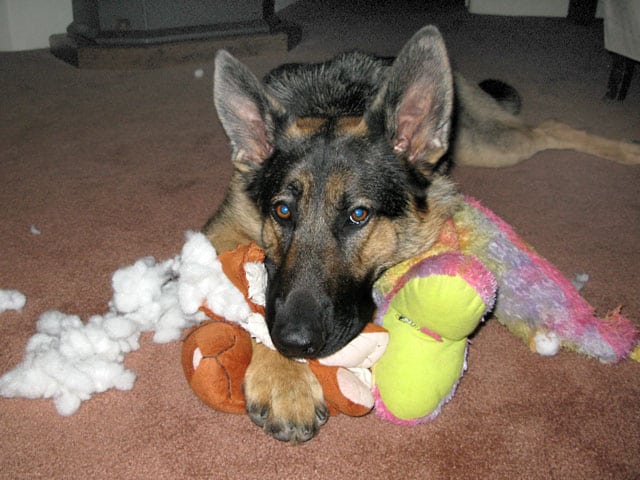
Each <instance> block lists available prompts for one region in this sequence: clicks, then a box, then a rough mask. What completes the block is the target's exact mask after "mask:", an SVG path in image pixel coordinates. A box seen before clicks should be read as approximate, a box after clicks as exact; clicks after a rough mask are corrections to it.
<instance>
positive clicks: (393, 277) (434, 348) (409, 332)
mask: <svg viewBox="0 0 640 480" xmlns="http://www.w3.org/2000/svg"><path fill="white" fill-rule="evenodd" d="M405 267H406V265H402V264H401V265H398V266H396V267H395V268H392V269H391V270H390V271H388V272H386V273H385V274H384V276H383V277H382V278H381V279H380V280H379V281H378V282H377V283H376V286H375V288H374V298H375V300H376V304H377V306H378V311H377V313H376V322H379V323H380V324H381V325H382V326H384V327H385V328H386V329H387V330H388V331H389V335H390V341H389V345H388V347H387V351H386V352H385V354H384V355H383V356H382V358H381V359H380V360H379V361H378V362H377V363H376V364H375V365H374V366H373V376H374V385H375V388H374V395H375V397H376V404H375V411H376V413H377V414H378V416H380V417H381V418H383V419H385V420H389V421H392V422H395V423H400V424H408V425H412V424H415V423H420V422H426V421H429V420H432V419H433V418H435V417H436V416H437V415H438V414H439V412H440V409H441V407H442V405H444V404H445V403H446V402H448V401H449V400H450V399H451V397H453V394H454V393H455V390H456V386H457V384H458V381H459V379H460V377H461V376H462V374H463V373H464V371H465V370H466V366H467V365H466V363H467V362H466V358H467V344H468V342H467V337H468V336H469V335H470V334H471V333H472V332H473V331H474V330H475V329H476V327H477V326H478V324H479V323H480V321H481V320H482V319H483V317H484V315H485V314H486V313H487V312H488V311H489V310H491V308H492V307H493V304H494V300H495V292H496V282H495V279H494V277H493V275H492V274H491V273H490V272H489V270H487V268H486V267H484V265H482V263H480V262H479V261H478V260H477V259H476V258H475V257H473V256H471V255H464V254H462V253H459V252H446V253H441V254H437V255H434V256H432V257H427V258H425V259H423V260H421V261H419V262H418V263H416V264H414V265H413V266H411V267H410V268H409V269H408V270H405Z"/></svg>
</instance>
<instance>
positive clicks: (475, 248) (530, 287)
mask: <svg viewBox="0 0 640 480" xmlns="http://www.w3.org/2000/svg"><path fill="white" fill-rule="evenodd" d="M446 251H461V252H462V253H465V254H469V255H474V256H475V257H476V258H478V259H479V260H480V261H481V262H482V263H483V264H484V265H485V266H486V267H487V268H488V269H489V270H490V271H491V273H493V275H494V276H495V278H496V281H497V283H498V295H497V301H496V305H495V308H494V310H493V315H494V316H495V317H496V318H497V320H498V321H499V322H500V323H502V324H503V325H505V326H506V327H507V328H508V329H509V330H510V331H511V332H512V333H513V334H515V335H516V336H518V337H520V338H522V339H523V340H524V341H525V342H531V341H532V339H533V338H534V336H535V335H536V334H537V333H540V332H544V333H547V332H550V333H553V334H555V335H556V336H557V337H558V338H559V340H560V344H561V346H562V347H564V348H567V349H570V350H573V351H576V352H579V353H581V354H585V355H588V356H591V357H595V358H597V359H599V360H600V361H602V362H605V363H615V362H617V361H619V360H622V359H623V358H625V357H627V356H628V355H629V354H630V353H631V351H632V350H633V349H634V347H635V346H636V344H637V342H638V329H637V327H636V326H635V325H634V324H633V323H632V322H631V321H630V320H628V319H627V318H625V317H624V316H622V315H621V313H620V309H619V308H618V309H615V310H613V311H611V312H609V313H608V314H607V315H606V316H605V317H604V318H597V317H596V316H595V315H594V311H593V308H592V307H591V306H590V305H589V304H588V303H587V302H586V300H584V299H583V298H582V297H581V296H580V294H579V292H578V291H577V290H576V288H575V287H574V286H573V285H572V284H571V282H570V281H569V280H568V279H567V278H566V277H565V276H564V275H563V274H562V273H561V272H560V271H559V270H558V269H557V268H556V267H554V266H553V265H552V264H551V263H549V262H548V261H547V260H545V259H544V258H543V257H541V256H540V255H539V254H537V253H536V252H535V250H534V249H533V248H532V247H531V246H530V245H529V244H528V243H526V242H525V241H524V240H522V239H521V238H520V237H519V236H518V235H517V234H516V233H515V232H514V230H513V228H511V226H509V225H508V224H507V223H506V222H504V220H502V219H501V218H499V217H498V216H497V215H496V214H495V213H493V212H492V211H490V210H489V209H487V208H485V207H484V206H482V205H481V204H480V202H479V201H477V200H475V199H473V198H470V197H466V198H465V202H463V204H462V207H461V208H460V210H459V211H458V212H457V213H456V214H455V215H454V216H453V218H452V220H451V221H450V222H449V223H448V224H447V225H446V227H445V228H444V229H443V231H442V234H441V236H440V239H439V241H438V242H437V243H436V245H434V247H433V248H431V249H430V250H429V251H427V252H425V253H424V254H423V255H420V256H418V257H415V258H412V259H410V260H407V261H406V262H403V263H402V264H399V265H397V266H395V267H393V268H391V269H390V270H389V271H388V272H386V273H385V275H384V276H383V277H382V278H381V279H380V280H379V281H378V282H377V284H376V290H377V295H381V296H387V295H389V294H390V293H391V292H392V290H393V287H394V285H395V283H396V282H397V281H398V279H399V278H400V277H401V276H402V274H403V273H404V272H406V271H407V270H408V269H409V268H411V266H413V265H415V264H416V263H417V262H419V261H420V260H422V259H424V258H426V257H429V256H432V255H436V254H439V253H443V252H446Z"/></svg>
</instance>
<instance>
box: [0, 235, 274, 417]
mask: <svg viewBox="0 0 640 480" xmlns="http://www.w3.org/2000/svg"><path fill="white" fill-rule="evenodd" d="M256 265H259V267H261V268H262V270H264V266H263V265H262V264H256ZM259 267H255V266H252V267H251V272H252V274H251V276H252V277H256V278H259V279H261V281H264V278H265V277H266V273H264V272H261V271H260V268H259ZM112 287H113V298H112V300H111V301H110V302H109V311H108V312H107V313H106V314H104V315H94V316H91V317H90V318H89V319H88V321H87V322H83V321H82V320H81V319H80V318H79V317H78V316H75V315H68V314H65V313H62V312H58V311H49V312H45V313H44V314H42V315H41V316H40V318H39V319H38V321H37V322H36V333H35V334H34V335H33V336H32V337H31V339H30V340H29V341H28V342H27V345H26V347H25V352H24V359H23V361H22V362H21V363H20V364H19V365H18V366H16V367H15V368H14V369H13V370H11V371H9V372H7V373H5V374H4V375H3V376H2V377H0V395H1V396H3V397H25V398H53V400H54V403H55V406H56V409H57V411H58V413H60V415H71V414H73V413H75V412H76V411H77V410H78V408H79V407H80V404H81V403H82V401H84V400H88V399H89V398H91V396H92V395H93V394H94V393H99V392H104V391H105V390H108V389H111V388H116V389H119V390H130V389H131V388H133V384H134V381H135V378H136V375H135V373H134V372H132V371H131V370H128V369H126V368H125V367H124V363H123V362H124V357H125V355H126V354H127V353H129V352H131V351H133V350H137V349H138V348H139V347H140V343H139V339H140V334H141V333H142V332H145V331H153V332H154V336H153V340H154V341H155V342H157V343H163V342H170V341H174V340H177V339H179V338H180V336H181V334H182V331H183V330H184V329H185V328H186V327H190V326H192V325H196V324H198V323H200V322H201V321H202V320H203V319H205V318H207V317H206V315H204V314H203V313H202V312H200V311H199V308H200V306H201V305H203V303H206V304H207V306H208V307H209V308H210V309H211V310H213V311H214V312H215V313H216V314H218V315H220V316H222V317H224V318H226V319H227V320H230V321H234V322H237V323H240V324H242V325H243V326H244V327H245V328H246V329H247V330H248V331H249V332H250V333H252V335H254V337H257V340H259V341H263V342H265V343H267V344H269V345H270V344H271V341H270V340H271V339H270V337H269V333H268V330H267V327H266V323H265V321H264V318H263V317H262V316H260V315H258V314H255V313H253V312H252V311H251V309H250V308H249V306H248V305H247V304H246V301H245V299H244V296H243V295H242V293H241V292H240V291H239V290H238V289H237V288H236V287H235V286H234V285H233V284H232V283H231V281H230V280H229V279H228V278H227V277H226V275H225V274H224V272H223V271H222V266H221V265H220V262H219V260H218V258H217V254H216V251H215V249H214V248H213V246H212V245H211V243H210V242H209V241H208V240H207V239H206V237H205V236H204V235H202V234H201V233H193V232H189V233H187V241H186V242H185V244H184V247H183V249H182V254H181V255H180V256H177V257H175V258H173V259H170V260H166V261H164V262H160V263H158V262H156V261H155V259H154V258H152V257H145V258H141V259H140V260H138V261H136V262H135V263H134V264H133V265H130V266H128V267H124V268H122V269H120V270H118V271H116V272H115V273H114V274H113V277H112ZM7 292H9V293H7ZM16 294H19V295H16ZM24 302H25V297H24V295H22V294H20V292H15V291H9V290H0V312H1V311H3V310H6V309H9V308H12V309H20V308H22V306H24Z"/></svg>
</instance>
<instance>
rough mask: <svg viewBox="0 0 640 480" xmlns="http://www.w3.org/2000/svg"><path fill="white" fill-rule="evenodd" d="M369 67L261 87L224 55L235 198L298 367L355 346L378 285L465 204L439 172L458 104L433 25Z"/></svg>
mask: <svg viewBox="0 0 640 480" xmlns="http://www.w3.org/2000/svg"><path fill="white" fill-rule="evenodd" d="M368 58H369V60H368V61H366V59H364V60H363V58H360V60H358V57H348V56H347V57H343V59H342V60H341V62H342V63H340V62H335V63H326V64H323V65H316V66H315V67H313V68H311V69H308V70H305V69H304V68H303V67H295V68H294V67H291V68H290V69H286V68H285V69H284V70H282V69H281V70H278V72H279V73H278V74H276V75H275V76H274V75H272V78H271V80H272V81H271V82H269V81H267V82H266V83H264V84H263V83H261V82H260V81H258V80H257V79H256V77H255V76H254V75H253V74H252V73H251V72H250V71H249V70H248V69H247V68H246V67H245V66H244V65H242V64H241V63H240V62H238V61H237V60H236V59H234V58H233V57H232V56H231V55H229V54H228V53H226V52H220V53H219V54H218V56H217V58H216V73H215V79H214V80H215V86H214V98H215V103H216V108H217V110H218V115H219V117H220V120H221V122H222V124H223V127H224V128H225V131H226V132H227V134H228V136H229V138H230V139H231V143H232V147H233V160H234V164H235V167H236V173H237V174H238V175H239V176H240V177H241V178H242V181H241V182H240V186H239V187H236V188H239V189H240V190H241V191H239V192H237V194H239V195H243V196H244V197H245V198H248V199H250V200H251V202H247V204H250V205H252V207H251V208H255V209H256V210H257V211H258V212H259V216H260V218H262V220H261V222H262V225H261V226H260V228H261V232H262V233H261V239H260V240H261V243H262V245H263V246H264V248H265V250H266V252H267V269H268V272H269V286H268V291H267V308H266V310H267V324H268V326H269V331H270V333H271V337H272V340H273V343H274V344H275V345H276V347H277V348H278V350H280V351H281V352H282V353H283V354H284V355H287V356H291V357H322V356H325V355H328V354H331V353H333V352H335V351H336V350H338V349H340V348H341V347H342V346H344V345H345V344H346V343H347V342H349V341H350V340H351V339H352V338H353V337H355V336H356V335H357V334H358V333H359V332H360V331H361V330H362V328H363V327H364V325H365V324H366V323H367V322H369V321H371V318H372V314H373V310H374V305H373V301H372V299H371V287H372V284H373V282H374V281H375V280H376V278H377V277H378V276H379V275H380V274H381V272H382V271H384V269H386V268H388V267H389V266H391V265H393V264H395V263H397V262H399V261H401V260H404V259H406V258H409V257H411V256H414V255H416V254H418V253H420V252H421V251H424V250H426V249H427V248H428V247H429V246H430V245H431V244H432V243H433V242H434V241H435V239H436V238H437V236H438V233H439V231H440V228H441V226H442V223H443V222H444V219H445V218H446V217H448V216H449V215H450V214H451V209H452V208H453V207H452V205H453V204H454V203H455V198H457V197H456V193H455V189H454V188H453V186H452V185H451V183H450V182H449V181H448V180H447V179H446V178H444V177H443V176H441V175H439V174H437V173H436V170H437V167H436V166H437V165H438V163H439V162H440V160H441V157H442V155H443V154H444V153H445V152H446V150H447V147H448V140H449V129H450V125H451V122H450V116H451V109H452V97H453V93H452V89H453V86H452V79H451V71H450V67H449V62H448V59H447V55H446V52H445V48H444V44H443V42H442V38H441V37H440V34H439V33H438V31H437V30H436V29H435V28H434V27H425V28H423V29H422V30H420V31H419V32H418V33H417V34H416V35H414V37H413V38H412V39H411V40H410V41H409V42H408V43H407V45H406V46H405V47H404V48H403V49H402V51H401V52H400V54H399V55H398V57H397V58H396V60H395V61H394V62H393V64H392V65H391V66H388V67H386V66H384V65H383V63H382V62H381V61H378V60H374V59H373V58H372V57H368ZM350 59H351V60H350ZM345 77H348V78H347V79H346V80H345ZM301 96H304V98H300V97H301Z"/></svg>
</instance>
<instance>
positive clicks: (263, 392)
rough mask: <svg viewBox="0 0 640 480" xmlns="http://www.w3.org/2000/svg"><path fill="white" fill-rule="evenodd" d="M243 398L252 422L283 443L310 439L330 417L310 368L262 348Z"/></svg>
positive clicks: (246, 381) (258, 348) (253, 361)
mask: <svg viewBox="0 0 640 480" xmlns="http://www.w3.org/2000/svg"><path fill="white" fill-rule="evenodd" d="M244 396H245V401H246V405H247V413H248V414H249V417H250V418H251V420H253V422H254V423H255V424H256V425H258V426H260V427H262V428H264V430H265V431H266V432H267V433H268V434H270V435H272V436H273V437H275V438H277V439H278V440H282V441H290V442H293V443H299V442H305V441H307V440H309V439H311V438H312V437H313V436H314V435H315V434H316V432H317V431H318V429H319V428H320V427H321V426H322V425H323V424H324V423H325V422H326V421H327V418H328V416H329V411H328V409H327V406H326V404H325V402H324V396H323V394H322V387H321V386H320V384H319V383H318V380H317V379H316V377H315V376H314V375H313V373H312V372H311V369H310V368H309V366H308V365H307V364H306V363H300V362H296V361H294V360H290V359H288V358H285V357H283V356H282V355H281V354H280V353H278V352H276V351H274V350H270V349H268V348H266V347H264V346H262V345H259V344H258V345H256V346H255V348H254V350H253V357H252V359H251V363H250V365H249V368H248V369H247V373H246V374H245V379H244Z"/></svg>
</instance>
